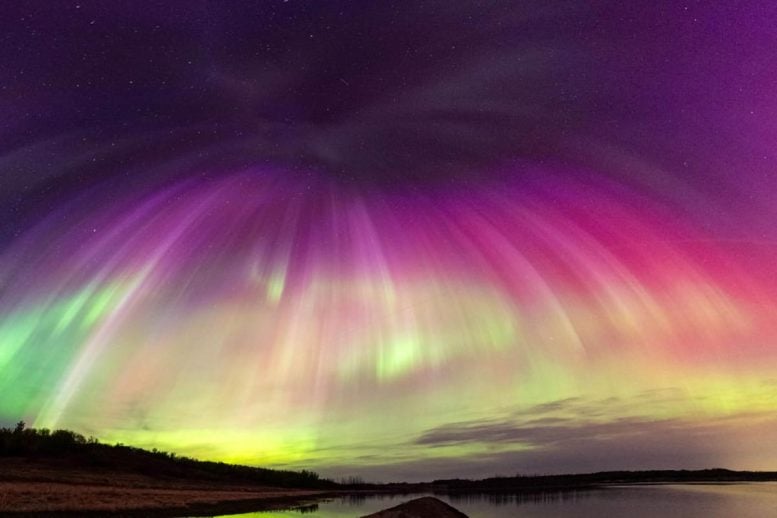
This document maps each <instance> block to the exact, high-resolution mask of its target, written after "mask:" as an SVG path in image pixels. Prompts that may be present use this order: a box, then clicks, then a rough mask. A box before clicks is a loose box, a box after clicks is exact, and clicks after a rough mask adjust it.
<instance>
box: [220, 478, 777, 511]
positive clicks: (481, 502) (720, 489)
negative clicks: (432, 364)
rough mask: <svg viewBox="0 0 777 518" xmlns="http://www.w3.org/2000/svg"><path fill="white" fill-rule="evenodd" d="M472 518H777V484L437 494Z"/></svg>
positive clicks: (352, 501)
mask: <svg viewBox="0 0 777 518" xmlns="http://www.w3.org/2000/svg"><path fill="white" fill-rule="evenodd" d="M418 496H421V495H409V496H407V495H406V496H390V497H369V498H337V499H333V500H327V501H325V502H321V503H319V504H317V505H313V506H309V507H307V508H302V509H296V510H289V511H267V512H256V513H248V514H239V515H230V518H237V517H241V518H243V517H254V518H276V517H297V518H300V517H302V516H304V517H306V518H307V517H308V516H309V517H311V518H334V517H338V518H345V517H355V516H362V515H365V514H369V513H373V512H375V511H379V510H381V509H385V508H387V507H392V506H394V505H397V504H400V503H402V502H405V501H407V500H410V499H412V498H417V497H418ZM436 496H437V498H440V499H441V500H444V501H445V502H448V503H449V504H451V505H453V506H454V507H456V508H458V509H460V510H461V511H462V512H464V513H465V514H467V515H468V516H470V517H471V518H503V517H508V516H509V517H520V518H523V517H526V518H532V517H561V518H566V517H570V518H571V517H575V518H587V517H591V518H593V517H596V518H600V517H602V516H605V517H608V518H616V517H620V516H626V517H628V518H645V517H669V516H677V517H683V518H696V517H698V518H710V517H721V518H723V517H726V518H730V517H736V518H764V517H769V516H777V483H772V482H766V483H764V482H762V483H751V484H716V485H690V484H672V485H660V486H629V487H611V488H608V489H602V490H595V491H578V492H571V493H563V494H558V493H555V494H545V495H539V496H535V497H531V498H526V497H525V496H521V497H517V496H514V495H500V496H498V497H494V496H492V495H468V496H465V497H461V496H458V497H447V496H439V495H436Z"/></svg>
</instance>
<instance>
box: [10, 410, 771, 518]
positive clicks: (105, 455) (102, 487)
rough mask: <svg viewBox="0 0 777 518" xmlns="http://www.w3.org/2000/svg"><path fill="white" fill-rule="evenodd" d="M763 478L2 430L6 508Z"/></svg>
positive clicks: (256, 504)
mask: <svg viewBox="0 0 777 518" xmlns="http://www.w3.org/2000/svg"><path fill="white" fill-rule="evenodd" d="M20 425H21V424H20ZM753 481H777V472H747V471H730V470H725V469H710V470H697V471H685V470H681V471H674V470H672V471H670V470H667V471H611V472H600V473H588V474H576V475H546V476H515V477H494V478H488V479H483V480H464V479H450V480H435V481H433V482H426V483H413V484H411V483H391V484H366V483H350V484H338V483H335V482H333V481H330V480H326V479H322V478H320V477H319V476H318V475H317V474H315V473H313V472H309V471H300V472H296V471H279V470H270V469H263V468H255V467H248V466H238V465H230V464H224V463H217V462H205V461H197V460H194V459H190V458H186V457H179V456H176V455H174V454H168V453H164V452H158V451H146V450H142V449H139V448H133V447H129V446H122V445H115V446H112V445H107V444H101V443H99V442H97V441H96V440H88V439H86V438H84V437H83V436H80V435H78V434H76V433H73V432H70V431H64V430H59V431H55V432H49V431H46V430H33V429H25V428H24V427H23V426H17V427H16V429H7V428H6V429H0V516H13V515H20V514H34V515H37V516H41V515H56V516H68V515H70V516H88V515H93V516H96V515H101V516H106V515H112V516H160V517H161V516H197V515H199V516H208V515H211V516H212V515H214V514H229V513H239V512H249V511H257V510H266V509H278V508H289V507H294V506H301V505H305V504H309V503H314V502H315V501H316V500H319V499H321V498H324V497H327V496H335V495H341V496H342V495H368V494H374V493H384V494H385V493H392V494H407V495H411V494H413V493H434V494H438V495H443V494H449V495H450V494H465V493H494V494H499V493H503V494H526V495H530V494H536V493H546V492H563V491H581V490H586V489H596V488H602V487H607V486H611V485H623V484H660V483H734V482H753ZM408 498H411V497H410V496H409V497H408ZM423 505H435V504H432V503H430V502H429V501H423V502H420V503H418V502H417V503H416V504H414V506H415V508H418V507H419V506H421V507H423ZM416 510H417V509H416ZM385 516H389V515H385ZM430 516H431V515H430Z"/></svg>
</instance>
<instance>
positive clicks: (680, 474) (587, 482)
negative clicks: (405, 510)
mask: <svg viewBox="0 0 777 518" xmlns="http://www.w3.org/2000/svg"><path fill="white" fill-rule="evenodd" d="M759 481H761V482H766V481H777V472H774V471H733V470H729V469H723V468H715V469H700V470H684V469H683V470H646V471H600V472H597V473H580V474H570V475H516V476H513V477H491V478H485V479H481V480H467V479H447V480H435V481H433V482H432V483H431V484H432V485H433V486H435V487H437V488H445V489H447V490H449V491H485V492H487V491H506V490H525V489H533V488H536V489H540V490H553V489H567V488H569V489H580V488H586V487H592V486H600V485H607V484H652V483H683V482H759Z"/></svg>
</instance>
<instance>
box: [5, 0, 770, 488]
mask: <svg viewBox="0 0 777 518" xmlns="http://www.w3.org/2000/svg"><path fill="white" fill-rule="evenodd" d="M363 4H364V5H363ZM363 4H362V3H357V2H306V1H301V0H300V1H294V0H291V1H288V2H285V1H280V0H279V1H277V2H276V1H261V2H253V3H251V2H247V3H240V2H234V3H233V2H227V3H215V2H188V3H184V2H164V5H148V6H142V7H141V6H137V5H136V6H133V7H130V6H129V4H127V5H126V6H119V5H118V4H117V5H112V3H111V5H110V6H109V5H108V4H106V3H105V2H94V3H92V2H76V3H65V2H62V3H60V2H53V5H52V3H45V2H32V3H30V4H28V5H19V6H15V7H13V8H10V9H8V14H7V16H6V17H5V18H6V19H4V20H2V21H0V26H1V27H2V29H3V31H2V34H3V35H4V36H3V38H4V41H5V48H4V50H0V70H2V71H3V73H2V75H0V120H2V121H3V124H2V127H1V128H0V201H1V202H2V209H0V220H1V222H0V423H3V424H7V423H13V422H15V421H18V420H19V419H24V420H25V421H27V422H28V423H30V424H32V425H34V426H36V427H49V428H57V427H63V428H69V429H73V430H76V431H79V432H81V433H85V434H94V435H95V436H98V437H100V438H101V439H103V440H106V441H113V442H124V443H127V444H132V445H137V446H141V447H147V448H154V447H156V448H160V449H164V450H168V451H175V452H177V453H180V454H185V455H191V456H195V457H198V458H207V459H215V460H224V461H234V462H241V463H248V464H256V465H262V466H270V467H272V466H278V467H281V466H282V467H292V468H307V469H314V470H317V471H319V472H321V473H322V474H324V475H326V476H333V477H339V476H346V475H358V476H363V477H366V478H369V479H373V480H388V479H405V480H420V479H430V478H435V477H452V476H487V475H492V474H494V473H504V474H513V473H516V472H533V473H538V472H545V473H547V472H561V471H593V470H599V469H649V468H705V467H714V466H725V467H729V468H735V469H774V468H775V466H776V465H777V447H774V446H773V444H777V442H775V440H776V439H777V418H775V416H774V411H775V410H776V409H777V318H776V317H777V263H776V261H777V229H776V228H775V225H774V222H775V221H777V219H775V218H776V217H777V204H776V203H775V195H774V192H775V188H777V155H775V146H777V142H775V139H776V138H777V125H776V124H775V121H777V100H775V97H774V92H775V91H777V63H776V62H775V57H774V55H773V54H774V53H773V52H772V51H771V49H773V48H777V47H775V45H777V35H776V34H774V31H773V29H772V27H773V25H772V23H773V22H774V21H776V20H777V8H775V6H773V5H770V4H769V3H768V2H760V3H759V2H744V3H742V4H741V5H738V6H737V7H736V8H734V7H727V6H725V5H723V4H724V3H723V2H714V3H713V4H720V5H713V6H709V5H704V6H702V5H697V4H688V5H681V4H678V3H676V2H658V3H656V2H629V3H628V4H629V5H626V6H624V5H620V4H618V3H614V2H593V3H582V2H581V3H574V2H536V3H535V2H527V3H517V2H500V1H498V2H494V3H493V5H491V6H490V7H489V8H483V7H482V6H479V5H477V4H476V3H475V2H451V3H443V2H427V3H417V2H385V3H384V2H376V3H375V4H374V5H366V4H367V3H366V2H365V3H363ZM519 4H520V5H519Z"/></svg>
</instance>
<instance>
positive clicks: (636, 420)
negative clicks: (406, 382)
mask: <svg viewBox="0 0 777 518" xmlns="http://www.w3.org/2000/svg"><path fill="white" fill-rule="evenodd" d="M681 394H682V392H681V391H679V389H668V390H664V389H662V390H656V391H645V392H643V393H641V394H639V395H637V396H636V397H635V399H629V400H623V399H620V398H606V399H601V400H586V399H584V398H570V399H565V400H559V401H553V402H549V403H545V404H540V405H536V406H534V407H531V408H529V409H526V410H524V411H522V412H518V411H515V412H510V413H508V414H507V415H506V416H505V417H504V418H503V419H484V420H474V421H467V422H456V423H451V424H448V425H444V426H439V427H435V428H432V429H430V430H427V431H425V432H423V433H422V434H421V435H420V436H419V437H417V438H416V439H415V440H414V441H413V442H412V443H411V444H405V445H396V447H394V448H392V451H398V452H404V454H405V455H404V458H403V455H401V454H400V455H397V456H395V457H391V458H388V457H386V458H382V459H381V458H376V457H375V456H371V457H370V458H369V459H368V460H365V461H364V462H363V463H362V462H361V461H359V460H357V459H356V458H354V459H352V460H353V462H352V463H348V464H344V465H341V466H329V467H327V468H326V469H325V471H326V472H327V473H329V474H332V475H336V476H345V475H349V474H354V473H358V474H359V475H361V476H364V477H367V478H369V479H374V480H432V479H439V478H452V477H458V476H461V474H462V473H466V474H467V476H468V477H471V478H478V477H488V476H493V475H512V474H516V473H521V474H547V473H570V472H571V473H575V472H577V473H579V472H591V471H601V470H622V469H623V470H634V469H702V468H712V467H727V468H734V469H736V468H740V469H753V468H754V469H768V467H769V466H766V465H764V464H763V462H764V461H763V459H762V455H761V452H762V450H763V447H764V445H765V444H769V443H770V442H772V441H775V440H777V418H776V417H774V416H773V415H772V414H771V413H767V412H760V413H759V412H753V413H735V414H730V415H728V416H723V417H717V418H712V419H710V418H708V417H700V416H697V417H692V416H688V417H684V416H681V417H667V418H663V419H655V418H649V417H645V416H639V415H634V412H638V411H640V410H642V409H640V408H635V407H634V400H638V401H641V403H642V404H643V405H647V406H646V407H644V408H650V409H653V410H655V409H656V406H653V405H654V404H658V405H660V404H661V403H670V404H671V403H677V402H678V401H680V400H681V399H680V398H681ZM627 407H631V410H632V413H631V414H629V412H626V411H624V408H627ZM517 415H520V417H516V416H517ZM562 415H565V416H564V417H562ZM629 415H631V416H629ZM591 416H596V417H593V418H592V417H591ZM446 451H449V452H457V453H452V454H451V455H450V456H449V455H448V454H446ZM462 451H469V452H470V453H467V454H464V455H462V454H461V452H462ZM430 452H435V453H432V454H431V455H430ZM344 453H345V451H344ZM419 455H420V456H422V457H423V458H422V459H419V458H418V457H419ZM731 459H737V462H739V463H742V462H745V464H739V465H731ZM759 459H760V460H759ZM759 462H760V464H759Z"/></svg>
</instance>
